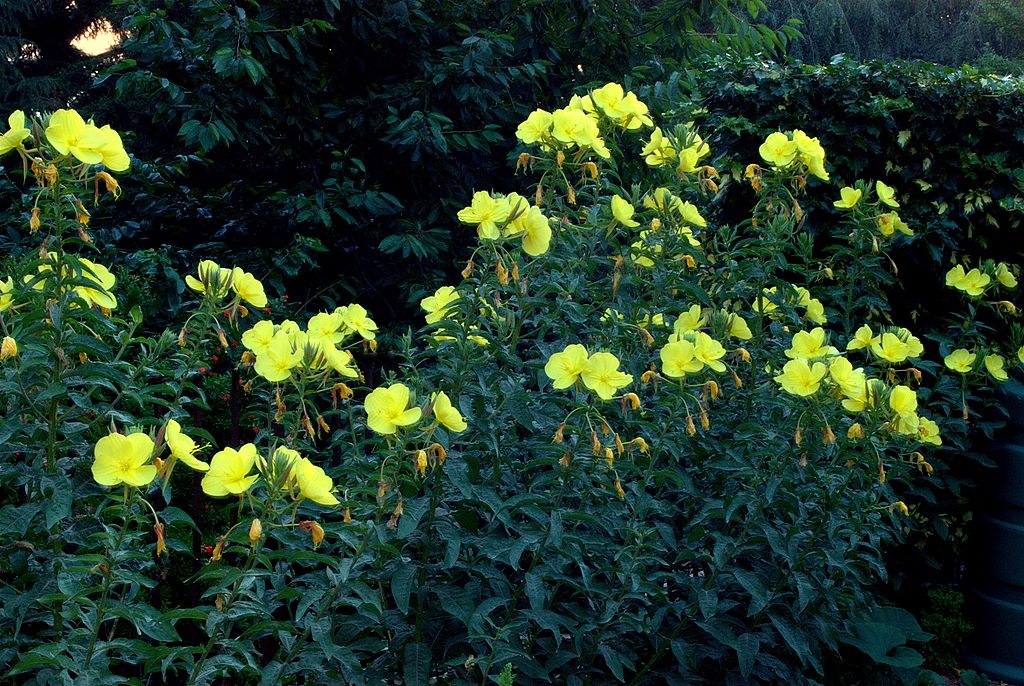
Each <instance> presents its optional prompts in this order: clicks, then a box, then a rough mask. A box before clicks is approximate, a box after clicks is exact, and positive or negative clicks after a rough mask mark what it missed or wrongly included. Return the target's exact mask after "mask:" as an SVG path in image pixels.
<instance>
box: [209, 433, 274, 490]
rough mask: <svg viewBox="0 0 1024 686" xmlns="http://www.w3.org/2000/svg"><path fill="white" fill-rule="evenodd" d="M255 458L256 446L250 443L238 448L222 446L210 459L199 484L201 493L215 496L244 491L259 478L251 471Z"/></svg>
mask: <svg viewBox="0 0 1024 686" xmlns="http://www.w3.org/2000/svg"><path fill="white" fill-rule="evenodd" d="M256 458H257V452H256V446H255V445H253V444H252V443H246V444H245V445H243V446H242V447H241V448H239V449H238V450H235V449H234V448H224V449H223V450H221V451H220V452H218V453H217V454H216V455H214V456H213V458H212V459H211V460H210V469H209V470H208V471H207V472H206V475H205V476H203V480H202V482H201V484H200V485H201V486H202V488H203V493H205V494H206V495H209V496H214V497H217V498H219V497H223V496H226V495H241V494H242V493H245V492H246V491H248V490H249V489H250V488H251V487H252V485H253V484H254V483H256V480H257V479H259V478H260V477H259V474H253V473H252V469H253V467H254V466H255V465H256Z"/></svg>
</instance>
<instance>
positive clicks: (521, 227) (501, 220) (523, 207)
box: [458, 191, 551, 257]
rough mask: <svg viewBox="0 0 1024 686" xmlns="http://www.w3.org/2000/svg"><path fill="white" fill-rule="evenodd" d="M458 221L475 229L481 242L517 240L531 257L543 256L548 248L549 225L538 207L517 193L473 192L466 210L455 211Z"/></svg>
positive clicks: (549, 240) (549, 242)
mask: <svg viewBox="0 0 1024 686" xmlns="http://www.w3.org/2000/svg"><path fill="white" fill-rule="evenodd" d="M458 217H459V221H461V222H462V223H463V224H473V225H475V226H476V233H477V236H479V237H480V238H481V239H483V240H489V241H496V240H499V239H501V238H508V239H511V238H519V239H521V240H522V246H523V252H525V253H526V254H527V255H530V256H532V257H537V256H539V255H543V254H544V253H546V252H547V251H548V246H549V245H550V244H551V225H550V224H549V222H548V218H547V217H545V216H544V213H543V212H542V211H541V209H540V208H539V207H533V206H531V205H530V202H529V201H528V200H527V199H526V198H524V197H523V196H521V195H519V194H518V193H509V194H508V195H491V194H490V193H488V192H487V191H477V192H476V193H474V194H473V200H472V202H471V203H470V206H469V207H466V208H463V209H461V210H459V213H458Z"/></svg>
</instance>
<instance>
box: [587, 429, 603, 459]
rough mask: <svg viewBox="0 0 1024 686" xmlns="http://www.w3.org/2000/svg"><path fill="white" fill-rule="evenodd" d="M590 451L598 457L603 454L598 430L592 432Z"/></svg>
mask: <svg viewBox="0 0 1024 686" xmlns="http://www.w3.org/2000/svg"><path fill="white" fill-rule="evenodd" d="M590 452H591V453H592V454H593V455H594V457H597V456H598V455H600V454H601V441H600V440H599V439H598V438H597V432H596V431H591V432H590Z"/></svg>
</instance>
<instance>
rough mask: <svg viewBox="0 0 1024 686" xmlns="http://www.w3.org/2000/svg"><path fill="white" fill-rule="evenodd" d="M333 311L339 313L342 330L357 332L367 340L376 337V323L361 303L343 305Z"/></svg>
mask: <svg viewBox="0 0 1024 686" xmlns="http://www.w3.org/2000/svg"><path fill="white" fill-rule="evenodd" d="M334 312H335V313H336V314H340V315H341V323H342V325H343V329H342V330H343V331H344V332H345V333H357V334H359V335H360V336H362V337H363V338H364V339H366V340H368V341H372V340H373V339H374V338H376V333H375V332H376V331H377V323H376V322H375V321H373V320H372V319H370V317H369V316H368V315H369V313H368V312H367V311H366V308H365V307H363V306H362V305H359V304H357V303H352V304H351V305H343V306H341V307H339V308H337V309H335V310H334Z"/></svg>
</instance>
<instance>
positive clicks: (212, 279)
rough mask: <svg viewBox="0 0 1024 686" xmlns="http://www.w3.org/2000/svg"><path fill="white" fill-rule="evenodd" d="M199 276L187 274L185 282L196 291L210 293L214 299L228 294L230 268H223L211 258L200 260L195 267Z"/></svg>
mask: <svg viewBox="0 0 1024 686" xmlns="http://www.w3.org/2000/svg"><path fill="white" fill-rule="evenodd" d="M196 271H197V273H198V275H199V278H198V279H197V278H196V277H194V276H192V275H191V274H189V275H188V276H186V277H185V284H186V285H187V286H188V287H189V288H191V289H192V290H194V291H195V292H197V293H202V294H203V295H206V294H207V293H209V294H210V296H211V297H212V298H214V299H215V300H220V299H221V298H223V297H224V296H225V295H227V294H228V284H229V283H230V282H231V276H232V272H231V270H230V269H223V268H221V266H220V265H218V264H217V263H216V262H214V261H213V260H202V261H201V262H200V263H199V266H198V267H197V268H196Z"/></svg>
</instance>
